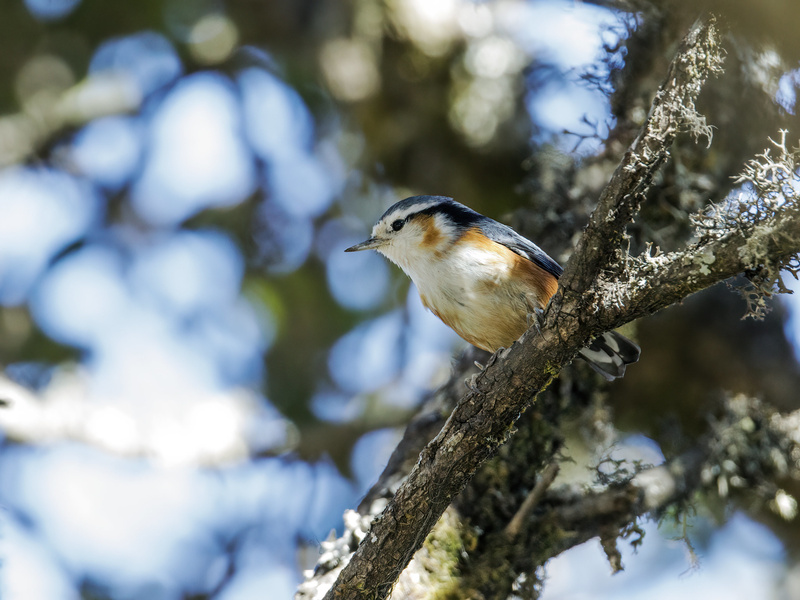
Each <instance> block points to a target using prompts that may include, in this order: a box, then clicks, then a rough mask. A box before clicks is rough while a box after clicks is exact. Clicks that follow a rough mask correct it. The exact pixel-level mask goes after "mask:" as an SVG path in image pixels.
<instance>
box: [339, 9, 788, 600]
mask: <svg viewBox="0 0 800 600" xmlns="http://www.w3.org/2000/svg"><path fill="white" fill-rule="evenodd" d="M720 61H721V49H720V47H719V40H718V33H717V31H716V26H715V22H714V20H713V18H712V19H709V20H708V21H706V22H705V23H701V24H699V25H696V26H695V27H694V28H693V29H692V31H691V32H690V34H689V35H688V36H687V38H686V40H685V42H684V44H683V46H682V48H681V50H680V51H679V53H678V55H677V56H676V58H675V59H674V60H673V62H672V65H671V67H670V70H669V76H668V77H667V79H666V81H665V82H664V84H662V86H661V88H660V90H659V92H658V94H657V96H656V99H655V100H654V102H653V107H652V109H651V111H650V116H649V118H648V120H647V122H646V124H645V126H644V127H643V129H642V131H641V133H640V135H639V136H638V137H637V139H636V141H635V142H634V144H633V147H632V148H631V150H629V152H628V153H627V154H626V155H625V158H624V159H623V161H622V163H621V165H620V166H619V167H618V169H617V171H616V172H615V174H614V176H613V177H612V180H611V182H610V183H609V185H608V187H607V188H606V190H605V191H604V193H603V195H602V197H601V199H600V202H599V204H598V208H597V209H596V210H595V212H594V214H593V216H592V218H591V221H590V223H589V225H588V226H587V229H586V231H585V233H584V236H583V237H582V239H581V241H580V242H579V244H578V247H577V250H576V251H575V253H574V254H573V256H572V258H571V260H570V261H569V263H568V265H567V268H566V270H565V273H564V276H563V277H562V280H561V282H560V285H561V287H560V288H559V292H558V293H557V294H556V297H555V298H554V300H553V301H552V302H551V304H550V306H549V307H548V309H547V311H546V312H545V315H544V319H543V323H542V324H541V326H540V327H536V326H535V327H533V328H532V329H531V330H529V331H528V332H526V334H525V335H523V337H522V338H521V339H520V341H519V342H516V343H514V344H513V345H512V347H511V348H509V349H505V350H501V351H499V352H498V353H497V354H495V355H494V356H493V357H492V359H491V360H490V361H489V364H488V365H487V367H486V369H485V370H484V371H483V372H482V373H480V374H479V375H477V376H475V377H473V378H472V379H471V380H470V382H469V384H468V385H469V388H470V391H469V393H468V394H467V395H466V396H465V397H464V398H463V399H462V400H461V401H460V403H459V404H458V406H457V407H456V409H455V410H454V411H453V413H452V414H451V416H450V418H449V419H448V420H447V422H446V423H445V425H444V427H443V428H442V430H441V431H440V432H439V434H438V435H437V436H436V437H435V438H434V439H433V440H432V441H431V442H430V443H429V444H428V445H427V446H426V447H425V448H424V449H423V451H422V453H421V454H420V457H419V460H418V462H417V463H416V465H415V466H414V467H413V469H412V470H411V473H410V474H409V476H408V478H407V479H406V480H405V482H404V483H403V484H402V485H401V486H400V488H399V489H398V490H397V493H396V494H395V496H394V498H392V499H391V500H390V502H389V504H388V505H387V506H386V508H385V510H384V511H383V513H382V514H381V515H380V516H378V517H377V518H376V519H375V520H374V521H373V523H372V525H371V528H370V530H369V531H368V532H364V535H363V539H360V544H359V545H358V548H357V550H356V552H355V553H354V554H353V556H352V557H351V558H350V559H349V561H348V559H347V558H345V559H344V562H347V564H345V566H344V568H343V569H342V570H341V572H340V573H339V576H338V579H337V581H336V583H335V584H334V585H333V587H332V588H331V589H330V590H329V591H328V593H327V594H326V595H325V598H326V599H334V598H347V599H351V598H370V599H373V598H385V597H386V596H387V595H388V594H389V593H390V592H391V589H392V586H393V585H394V583H395V581H396V580H397V577H398V576H399V574H400V573H401V572H402V570H403V569H404V568H405V567H406V565H407V564H408V562H409V561H410V560H411V558H412V556H413V555H414V553H415V552H416V551H417V550H418V549H419V548H420V547H421V545H422V543H423V541H424V540H425V538H426V536H427V535H428V533H429V532H430V531H431V529H432V528H433V526H434V524H435V523H436V521H437V520H438V519H439V517H440V516H441V515H442V513H443V512H444V511H445V509H446V508H447V507H448V505H449V504H450V502H451V500H452V499H453V498H454V497H455V495H456V494H458V493H459V492H460V491H461V490H462V489H463V488H464V486H465V485H466V483H467V482H468V481H469V480H470V478H471V477H472V476H473V474H474V473H475V471H476V470H477V469H478V467H479V466H480V465H481V464H483V462H484V461H485V460H486V459H488V458H489V457H491V456H492V455H493V454H494V453H495V452H496V451H497V449H498V448H499V447H500V446H501V445H502V444H503V443H504V442H505V440H506V439H507V438H508V436H509V435H510V434H511V432H512V429H513V427H514V424H515V423H516V421H517V419H518V418H519V416H520V415H521V414H522V413H523V412H524V411H525V410H526V408H528V407H529V406H530V404H531V403H532V401H533V399H534V397H535V396H536V395H538V393H539V392H540V391H541V390H543V389H544V388H545V387H546V386H547V385H548V384H549V383H550V381H551V380H552V378H553V377H554V376H555V375H556V374H557V373H558V372H559V371H560V369H561V367H562V365H564V364H566V363H567V362H569V361H570V360H572V358H573V357H574V356H575V354H576V353H577V351H578V350H579V349H580V348H582V347H584V346H585V344H586V342H587V341H588V339H590V338H591V337H592V336H595V335H598V334H600V333H602V332H603V331H605V330H607V329H608V328H610V327H613V326H618V325H621V324H623V323H625V322H628V321H630V320H632V319H634V318H636V317H638V316H641V315H643V314H649V313H652V312H654V311H656V310H659V309H660V308H663V307H664V306H666V305H668V304H671V303H672V302H674V301H676V300H679V299H681V298H683V297H684V296H685V295H688V294H690V293H692V292H694V291H697V290H699V289H702V288H704V287H707V286H708V285H710V284H712V283H715V282H717V281H721V280H722V279H725V278H727V277H729V276H730V275H732V274H735V273H737V272H741V271H743V270H748V269H752V268H756V267H757V266H758V265H760V264H764V263H765V262H768V261H767V260H766V259H769V260H772V261H779V260H782V259H783V258H784V257H785V256H786V255H787V254H791V253H794V252H797V251H798V250H799V249H800V226H798V225H800V221H798V219H797V215H795V214H794V213H795V212H796V211H785V212H784V213H781V214H780V215H776V216H773V217H772V218H771V219H767V220H765V221H764V222H763V223H758V224H756V225H754V226H753V227H751V228H750V229H749V230H748V231H741V232H735V231H728V232H726V233H724V234H723V235H719V236H717V237H716V238H713V239H709V240H702V242H701V243H698V244H697V245H696V246H695V247H693V248H692V249H690V250H689V251H687V252H685V253H675V254H674V255H665V257H663V258H662V257H656V258H649V257H643V258H642V257H639V258H638V259H632V258H631V257H629V256H627V254H625V253H624V252H623V251H622V250H621V248H620V246H621V244H622V242H623V240H624V230H625V227H626V225H627V224H628V223H629V222H630V221H631V220H632V219H633V217H634V216H635V214H636V212H637V211H638V208H639V205H640V203H641V201H642V199H643V198H644V195H645V192H646V190H647V189H648V187H649V185H650V183H651V181H652V178H653V176H654V174H655V173H656V171H657V169H658V167H659V166H660V165H661V164H662V163H663V162H664V161H665V160H666V158H667V156H668V147H669V144H670V143H671V141H672V140H673V138H674V136H675V134H676V133H677V132H678V131H680V130H683V129H689V130H690V131H692V132H693V133H694V134H695V137H697V136H698V135H706V136H708V137H710V131H709V129H708V126H707V125H706V124H705V122H704V120H703V119H702V118H701V117H698V116H697V114H696V112H695V111H694V100H695V99H696V97H697V95H698V94H699V92H700V87H701V85H702V83H703V82H704V81H705V79H706V77H707V76H708V75H709V74H711V73H713V72H715V71H716V70H718V69H719V64H720ZM753 240H762V242H760V243H759V244H757V246H758V248H759V251H758V252H750V251H748V250H747V249H748V247H749V246H752V245H753V243H754V242H753ZM709 252H711V254H709ZM765 253H766V254H765ZM710 257H711V258H710ZM712 258H713V260H712ZM642 507H643V508H642V509H643V510H645V509H647V510H650V509H651V508H652V507H653V503H652V502H650V501H647V496H645V500H644V503H643V504H642ZM648 507H650V508H648ZM359 537H361V536H359Z"/></svg>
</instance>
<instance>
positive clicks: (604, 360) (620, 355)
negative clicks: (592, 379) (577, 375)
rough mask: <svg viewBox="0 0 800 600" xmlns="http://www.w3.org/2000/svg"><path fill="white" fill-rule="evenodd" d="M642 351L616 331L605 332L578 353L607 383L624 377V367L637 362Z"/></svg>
mask: <svg viewBox="0 0 800 600" xmlns="http://www.w3.org/2000/svg"><path fill="white" fill-rule="evenodd" d="M641 352H642V349H641V348H639V346H637V345H636V344H634V343H633V342H632V341H630V340H629V339H628V338H626V337H625V336H624V335H621V334H619V333H617V332H616V331H607V332H606V333H604V334H603V335H601V336H600V337H597V338H595V339H594V340H592V343H591V344H589V345H588V346H587V347H586V348H584V349H583V350H581V351H580V355H581V357H582V358H583V359H584V360H586V362H588V363H589V365H590V366H591V367H592V368H593V369H594V370H595V371H597V372H598V373H600V375H602V376H603V377H605V378H606V379H607V380H608V381H613V380H614V379H616V378H617V377H622V376H623V375H625V365H629V364H631V363H635V362H636V361H637V360H639V354H641Z"/></svg>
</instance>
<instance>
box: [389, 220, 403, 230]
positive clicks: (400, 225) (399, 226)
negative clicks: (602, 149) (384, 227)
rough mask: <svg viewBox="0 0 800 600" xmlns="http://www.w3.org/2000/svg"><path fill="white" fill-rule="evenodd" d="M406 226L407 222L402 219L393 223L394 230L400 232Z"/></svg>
mask: <svg viewBox="0 0 800 600" xmlns="http://www.w3.org/2000/svg"><path fill="white" fill-rule="evenodd" d="M405 224H406V222H405V221H403V220H402V219H397V221H395V222H394V223H392V229H394V230H395V231H400V230H401V229H402V228H403V225H405Z"/></svg>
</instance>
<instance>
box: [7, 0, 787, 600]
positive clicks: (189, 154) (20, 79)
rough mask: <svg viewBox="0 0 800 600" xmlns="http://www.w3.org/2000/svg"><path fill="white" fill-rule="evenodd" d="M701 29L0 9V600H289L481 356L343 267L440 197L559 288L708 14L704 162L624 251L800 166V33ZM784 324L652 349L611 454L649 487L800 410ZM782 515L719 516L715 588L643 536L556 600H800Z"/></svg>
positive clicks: (491, 16)
mask: <svg viewBox="0 0 800 600" xmlns="http://www.w3.org/2000/svg"><path fill="white" fill-rule="evenodd" d="M701 4H704V3H702V2H687V3H685V5H684V3H683V2H681V1H678V0H674V1H670V2H647V1H645V0H641V1H636V2H633V1H630V2H629V1H622V0H620V1H618V2H615V1H612V0H607V1H599V0H598V1H596V2H575V1H567V0H497V1H486V2H481V1H473V0H385V1H379V0H325V1H323V0H266V1H262V2H256V1H253V0H227V1H223V0H194V1H191V2H190V1H185V0H137V1H136V2H128V3H125V2H122V3H120V2H104V1H102V0H24V1H23V0H2V2H1V3H0V6H1V7H2V8H1V9H0V10H2V13H1V14H2V16H1V17H0V367H2V374H1V375H0V398H2V399H5V400H7V401H8V402H9V404H10V405H9V406H8V407H7V408H4V409H2V412H0V428H1V430H0V432H1V433H2V442H1V443H0V506H2V507H3V510H2V511H1V512H0V540H1V541H0V543H1V544H2V552H1V553H0V554H1V555H2V559H1V563H2V564H0V596H2V597H3V598H4V599H8V600H17V599H31V600H34V599H47V600H57V599H76V598H86V599H97V600H100V599H114V600H117V599H125V600H133V599H145V598H146V599H148V600H161V599H164V600H173V599H182V598H186V599H188V598H192V599H204V598H220V599H225V600H245V599H250V598H270V599H276V600H281V599H287V598H291V597H292V595H293V593H294V590H295V587H296V586H297V584H298V582H299V581H300V578H301V572H302V569H303V568H309V567H311V566H312V565H313V563H314V560H315V559H316V557H317V553H318V550H317V544H318V542H319V541H320V540H321V539H324V538H325V537H327V535H328V533H329V531H330V530H331V529H332V528H336V527H339V526H340V524H341V518H342V512H343V510H344V509H345V508H348V507H354V506H355V505H356V504H357V502H358V500H359V498H360V497H361V496H362V495H363V494H364V492H365V491H366V490H367V489H368V488H369V486H370V485H371V483H373V482H374V481H375V479H376V478H377V476H378V474H379V473H380V471H381V469H382V468H383V466H384V464H385V463H386V460H387V458H388V456H389V454H390V453H391V451H392V449H393V447H394V445H395V444H396V443H397V441H398V440H399V437H400V435H401V434H402V427H403V425H404V423H405V422H406V421H407V420H408V418H409V416H410V415H411V414H413V411H414V409H415V407H416V406H417V405H418V403H419V402H420V401H421V399H422V398H423V396H424V394H425V393H426V391H428V390H430V389H432V388H434V387H435V386H436V385H437V384H439V383H442V382H443V381H444V380H445V379H446V378H447V376H448V375H449V372H450V368H451V357H452V356H453V354H454V353H455V352H458V351H460V350H461V349H463V347H464V343H463V342H461V341H460V340H459V339H458V338H457V337H456V336H455V334H453V333H452V332H451V331H450V330H449V329H447V328H446V327H445V326H443V325H442V324H441V323H439V322H438V321H437V320H436V319H435V318H434V317H433V316H432V315H431V314H430V313H428V312H426V311H425V310H424V309H423V307H422V305H421V303H420V301H419V299H418V297H417V295H416V292H415V290H414V289H413V288H412V287H410V286H409V282H408V281H407V280H406V279H405V277H404V276H403V275H402V273H400V272H399V271H398V270H397V269H395V268H393V267H392V266H390V265H389V264H387V263H386V261H385V260H383V259H382V258H381V257H380V256H378V255H377V254H375V253H358V254H344V253H343V252H342V250H343V249H344V248H346V247H347V246H349V245H351V244H353V243H355V242H358V241H361V240H363V239H365V237H366V236H367V235H368V233H369V231H370V229H371V226H372V224H373V222H374V221H375V220H376V219H377V217H378V216H379V215H380V214H381V213H382V212H383V211H384V210H385V209H386V208H387V207H388V206H389V205H390V204H392V203H393V202H395V201H396V200H398V199H401V198H403V197H406V196H409V195H413V194H418V193H427V194H441V195H448V196H453V197H455V198H456V199H458V200H459V201H461V202H463V203H465V204H468V205H470V206H471V207H473V208H475V209H476V210H478V211H480V212H482V213H484V214H487V215H489V216H491V217H493V218H496V219H498V220H503V221H505V222H507V223H510V224H512V225H514V226H515V227H517V228H518V229H520V230H521V231H523V232H525V233H527V234H529V235H530V236H531V237H533V238H534V239H536V240H537V241H539V242H540V245H542V246H543V247H544V248H545V250H546V251H548V252H550V253H551V254H552V255H553V256H554V257H555V258H557V259H558V260H560V261H562V262H563V261H565V260H566V259H567V258H568V256H569V252H570V248H571V245H572V242H573V240H574V239H575V236H576V235H578V234H579V232H580V228H581V227H582V225H583V223H584V222H585V219H586V217H587V215H588V213H589V211H590V210H591V207H592V206H593V202H594V200H595V199H596V197H597V193H598V192H599V190H600V189H602V186H603V184H604V182H605V181H606V180H607V178H608V175H609V174H610V169H613V166H614V165H615V164H616V162H617V160H618V157H619V153H620V151H621V150H622V149H624V146H625V145H627V143H629V142H630V139H631V137H630V136H631V135H632V134H633V133H634V132H635V131H636V128H637V127H638V124H640V123H641V122H642V121H643V119H644V117H645V116H646V111H647V107H648V106H649V102H650V97H651V96H652V93H653V92H654V90H655V87H656V86H657V85H658V83H659V81H660V79H661V78H662V77H663V75H664V73H665V68H666V65H667V64H668V62H669V60H670V58H671V56H672V53H673V52H674V49H675V46H676V43H677V42H678V41H679V39H680V38H681V37H682V35H683V34H684V33H685V31H686V29H687V28H688V26H689V25H690V24H691V23H692V22H693V20H694V19H695V18H696V17H697V16H699V15H700V14H702V11H701V10H700V9H701V8H702V9H706V8H712V9H713V8H716V9H718V10H719V11H720V13H721V14H722V15H723V17H724V18H723V19H722V22H723V26H724V27H726V28H729V29H730V31H731V33H730V34H729V35H728V36H727V38H726V48H727V51H728V59H727V64H726V69H727V71H726V74H725V75H724V76H723V77H721V78H720V79H719V80H718V81H717V82H715V83H714V84H713V85H711V86H710V89H709V91H707V92H706V93H705V94H704V96H703V98H704V103H705V104H704V106H701V107H700V110H701V112H704V114H706V115H707V117H708V120H709V122H710V123H711V124H713V125H714V126H715V127H716V128H717V129H716V131H715V140H714V145H713V146H712V147H711V148H710V149H706V148H705V147H704V144H701V145H700V146H699V147H694V146H693V145H692V142H691V140H683V141H681V142H679V144H685V147H677V148H676V149H675V152H674V156H675V160H674V161H673V162H672V163H671V164H670V165H669V166H668V167H667V168H666V169H665V171H664V173H663V174H662V178H661V180H660V181H659V184H658V189H657V190H655V191H654V199H653V201H652V203H651V204H650V205H649V208H648V210H647V213H646V214H645V217H646V218H645V221H644V222H643V224H639V225H637V228H636V229H635V231H634V245H635V247H636V246H638V247H641V246H642V244H643V243H644V242H646V241H655V242H656V243H658V244H659V245H661V246H662V247H664V248H667V249H671V248H674V247H678V246H679V245H680V244H681V243H683V242H684V241H685V240H686V239H687V237H688V235H689V229H690V228H689V225H688V218H687V216H686V215H687V211H691V210H696V209H698V208H700V207H702V206H703V205H704V204H705V203H706V202H708V201H709V200H720V199H722V198H725V197H726V196H727V195H728V194H729V193H732V192H735V191H736V190H735V188H734V187H733V186H734V184H733V182H732V179H731V177H732V176H734V175H735V174H736V173H737V172H738V170H739V169H740V167H741V165H742V164H743V162H744V161H745V160H747V159H748V158H750V157H752V156H753V155H754V154H755V153H756V152H759V151H761V150H762V149H763V148H764V147H765V146H766V145H767V143H768V142H767V136H773V137H776V136H777V135H778V129H779V128H780V127H788V128H790V130H791V131H790V135H789V139H790V140H792V141H793V142H794V141H796V139H797V137H798V132H800V130H798V129H797V127H796V121H795V113H794V110H795V101H796V97H795V94H796V87H797V85H798V83H800V75H798V73H800V70H798V67H800V65H799V64H798V57H799V56H800V42H798V38H797V36H796V28H795V26H794V24H795V23H797V22H798V21H797V19H798V18H800V10H798V7H797V6H795V5H794V4H793V2H791V1H789V0H786V1H782V0H769V1H767V2H763V3H760V4H758V6H757V7H753V6H751V3H749V2H745V1H741V2H738V1H727V2H720V3H719V5H717V3H715V2H708V3H705V4H704V5H703V6H702V7H701V6H699V5H701ZM788 283H789V282H787V284H788ZM773 308H774V310H773V311H772V313H771V314H770V315H769V317H768V319H767V320H766V321H765V322H762V323H753V322H752V321H741V320H740V317H741V315H742V314H743V313H744V310H745V305H744V302H743V301H742V300H741V299H740V298H738V297H737V296H736V295H734V294H731V293H730V292H729V291H727V290H725V289H720V290H715V291H711V292H709V293H706V294H702V295H700V296H698V297H697V298H693V299H691V300H690V301H688V302H686V303H685V305H683V306H681V307H679V308H676V309H674V310H672V309H671V310H669V311H667V312H665V313H664V314H662V315H658V316H656V317H654V318H652V319H649V320H646V321H645V322H642V323H641V324H639V327H638V332H637V331H633V330H632V331H633V335H637V336H638V339H639V341H640V344H641V345H642V347H643V355H642V360H641V362H640V363H639V364H638V365H636V366H635V367H632V368H631V369H630V370H629V375H628V377H626V378H625V380H623V381H621V382H618V383H615V384H614V387H613V389H612V394H611V398H612V399H613V401H614V415H615V424H616V426H617V427H618V428H619V431H620V432H621V434H620V435H621V437H622V438H623V439H624V440H625V441H624V442H623V443H622V444H621V447H623V449H627V450H630V451H631V452H633V454H634V455H636V456H646V457H648V458H649V459H650V461H651V462H658V461H660V460H662V458H661V456H662V452H664V453H666V452H670V451H672V450H674V449H680V448H681V447H682V444H683V443H684V442H685V440H687V439H691V436H692V435H693V434H694V433H695V432H696V431H697V430H698V429H699V428H701V425H702V423H704V422H705V418H706V417H705V415H706V414H707V407H708V406H709V404H710V405H712V406H713V401H714V398H715V397H716V396H715V394H717V393H718V392H719V390H721V389H727V390H733V391H744V392H747V393H752V394H759V395H762V396H764V397H765V398H766V399H767V400H769V401H771V402H773V403H775V404H777V405H778V406H780V407H781V408H783V409H790V408H797V405H798V402H797V400H798V399H797V397H796V390H797V389H798V388H797V384H798V382H800V374H799V370H798V367H797V364H796V356H797V355H798V354H797V353H798V352H800V350H798V347H799V346H798V343H799V342H800V316H798V315H800V313H798V312H797V311H798V309H800V305H798V304H797V303H796V302H795V303H793V300H792V298H791V297H789V298H787V299H786V302H785V303H784V304H779V303H776V304H775V306H774V307H773ZM698 323H701V324H702V328H700V329H698ZM643 407H644V409H643ZM625 436H628V437H625ZM627 450H626V451H627ZM787 497H791V496H787ZM795 506H796V504H795ZM779 512H780V514H775V512H774V511H773V513H770V512H769V510H765V511H764V512H763V513H758V512H755V514H748V513H747V512H745V510H744V509H733V510H731V509H725V510H718V511H717V512H716V513H715V512H714V511H713V510H712V509H711V508H709V509H708V511H706V512H705V513H703V512H702V511H701V514H699V515H698V517H697V518H696V519H695V523H694V524H693V525H694V529H693V534H692V535H693V537H692V539H693V540H694V542H695V545H696V548H697V551H698V554H699V555H700V556H701V563H700V567H699V568H698V569H695V570H692V565H693V564H694V562H693V560H692V558H691V557H689V556H688V555H687V552H686V549H685V546H684V544H683V542H676V541H674V540H672V539H671V537H673V536H674V532H672V531H671V530H667V531H666V532H665V531H659V530H658V528H657V524H655V523H650V524H648V525H647V526H646V529H647V531H648V532H651V535H648V536H647V538H646V540H645V543H644V545H643V547H642V550H641V551H640V552H639V554H638V555H637V556H630V555H629V554H628V555H626V560H625V561H626V566H627V568H628V570H627V571H626V572H625V573H624V574H622V575H619V576H615V577H614V578H611V577H609V575H608V566H607V564H606V563H605V558H604V557H603V554H602V552H601V551H600V549H599V544H597V543H591V542H590V543H589V544H587V545H585V546H584V547H580V548H577V549H575V550H574V551H571V552H568V553H566V554H565V555H563V556H562V557H559V558H558V559H557V560H556V561H553V564H552V565H550V566H549V568H548V573H549V575H550V579H549V580H548V585H547V588H546V592H545V597H546V598H589V597H591V598H601V597H602V598H605V597H608V598H622V597H627V598H644V597H647V598H649V599H652V598H659V597H664V598H671V597H674V596H675V595H676V594H677V593H681V594H684V596H685V597H688V598H705V597H708V596H709V594H711V595H712V596H716V597H722V595H723V594H724V597H728V598H753V597H786V598H790V597H799V596H792V594H794V593H795V592H797V593H798V594H800V591H798V589H800V573H798V571H797V570H796V569H795V568H794V565H795V559H794V555H795V550H796V548H795V545H796V543H797V536H796V532H795V531H794V530H793V529H792V526H790V525H789V524H787V523H786V521H785V520H783V519H782V518H781V516H783V517H785V516H787V514H788V513H786V512H785V511H779ZM667 529H668V528H667ZM576 569H579V571H576ZM687 571H691V572H690V573H689V574H688V575H685V573H686V572H687ZM578 574H579V576H577V575H578ZM682 574H684V575H683V576H682Z"/></svg>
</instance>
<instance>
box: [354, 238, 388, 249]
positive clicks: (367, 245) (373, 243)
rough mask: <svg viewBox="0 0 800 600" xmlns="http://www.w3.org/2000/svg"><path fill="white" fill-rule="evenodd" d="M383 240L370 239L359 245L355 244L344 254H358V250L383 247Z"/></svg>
mask: <svg viewBox="0 0 800 600" xmlns="http://www.w3.org/2000/svg"><path fill="white" fill-rule="evenodd" d="M383 242H384V240H381V239H378V238H376V237H371V238H369V239H368V240H367V241H365V242H361V243H360V244H356V245H355V246H350V247H349V248H348V249H347V250H345V252H358V251H359V250H372V249H373V248H378V247H379V246H382V245H383Z"/></svg>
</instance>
